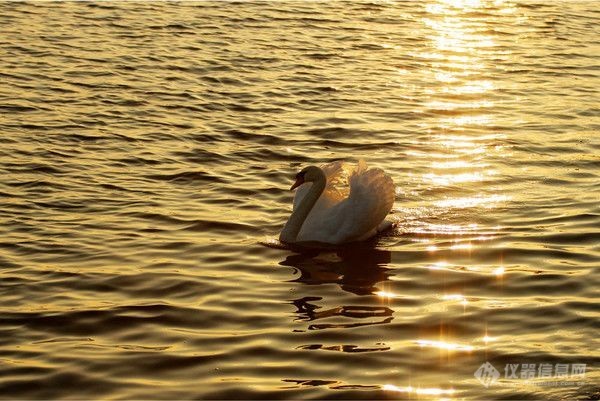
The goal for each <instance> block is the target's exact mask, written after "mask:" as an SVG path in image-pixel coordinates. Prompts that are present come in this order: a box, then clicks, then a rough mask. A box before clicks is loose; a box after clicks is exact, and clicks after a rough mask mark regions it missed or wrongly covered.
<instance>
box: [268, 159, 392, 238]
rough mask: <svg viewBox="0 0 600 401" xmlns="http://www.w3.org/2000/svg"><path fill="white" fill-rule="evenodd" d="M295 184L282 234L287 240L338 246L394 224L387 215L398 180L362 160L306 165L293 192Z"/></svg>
mask: <svg viewBox="0 0 600 401" xmlns="http://www.w3.org/2000/svg"><path fill="white" fill-rule="evenodd" d="M295 188H298V189H297V190H296V194H295V196H294V206H293V211H292V214H291V216H290V218H289V219H288V221H287V223H285V226H284V227H283V229H282V230H281V234H280V235H279V240H280V241H281V242H283V243H289V244H293V243H299V242H320V243H325V244H332V245H339V244H344V243H347V242H354V241H363V240H366V239H368V238H371V237H372V236H374V235H375V234H377V233H378V232H380V231H382V230H384V229H387V228H389V227H390V226H391V225H392V224H391V222H389V221H384V219H385V217H386V216H387V215H388V213H389V212H390V210H391V209H392V206H393V204H394V200H395V187H394V182H393V180H392V178H391V177H390V176H389V175H387V174H386V173H385V172H384V171H383V170H381V169H379V168H371V169H369V168H367V164H366V163H365V162H364V160H360V161H359V162H358V163H357V164H356V165H350V164H348V163H344V162H343V161H336V162H333V163H329V164H325V165H323V166H321V167H317V166H308V167H305V168H303V169H302V171H300V172H299V173H298V174H297V175H296V182H294V184H293V185H292V187H291V188H290V190H294V189H295Z"/></svg>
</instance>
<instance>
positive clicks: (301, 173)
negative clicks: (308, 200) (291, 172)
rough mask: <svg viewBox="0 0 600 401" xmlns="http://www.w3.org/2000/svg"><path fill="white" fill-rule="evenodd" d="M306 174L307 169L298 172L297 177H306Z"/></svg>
mask: <svg viewBox="0 0 600 401" xmlns="http://www.w3.org/2000/svg"><path fill="white" fill-rule="evenodd" d="M304 174H306V171H301V172H299V173H298V174H296V179H298V178H304Z"/></svg>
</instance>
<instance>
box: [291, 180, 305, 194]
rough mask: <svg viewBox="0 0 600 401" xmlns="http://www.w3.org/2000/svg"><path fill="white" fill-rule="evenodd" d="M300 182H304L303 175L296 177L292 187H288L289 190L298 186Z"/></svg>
mask: <svg viewBox="0 0 600 401" xmlns="http://www.w3.org/2000/svg"><path fill="white" fill-rule="evenodd" d="M302 184H304V177H298V178H296V182H295V183H294V185H292V187H291V188H290V191H293V190H294V188H297V187H299V186H300V185H302Z"/></svg>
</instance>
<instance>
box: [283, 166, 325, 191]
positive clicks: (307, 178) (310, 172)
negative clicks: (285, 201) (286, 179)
mask: <svg viewBox="0 0 600 401" xmlns="http://www.w3.org/2000/svg"><path fill="white" fill-rule="evenodd" d="M323 179H325V173H323V170H321V169H320V168H319V167H317V166H308V167H304V168H303V169H302V170H301V171H300V172H299V173H298V174H296V182H294V185H292V187H291V188H290V191H292V190H293V189H294V188H297V187H299V186H300V185H302V184H304V183H305V182H315V181H319V180H323Z"/></svg>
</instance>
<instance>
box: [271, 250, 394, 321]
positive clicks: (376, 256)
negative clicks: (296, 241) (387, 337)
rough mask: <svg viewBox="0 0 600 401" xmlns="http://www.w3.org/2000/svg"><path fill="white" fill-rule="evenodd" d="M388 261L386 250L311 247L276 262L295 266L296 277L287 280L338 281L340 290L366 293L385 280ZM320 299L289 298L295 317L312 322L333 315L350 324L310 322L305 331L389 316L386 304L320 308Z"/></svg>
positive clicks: (311, 282)
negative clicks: (291, 299)
mask: <svg viewBox="0 0 600 401" xmlns="http://www.w3.org/2000/svg"><path fill="white" fill-rule="evenodd" d="M390 260H391V252H389V251H385V250H378V249H368V248H366V249H365V248H363V249H361V248H359V249H341V250H337V251H323V250H312V251H310V252H305V253H300V254H293V255H289V256H287V257H286V259H285V260H284V261H282V262H280V263H279V264H280V265H282V266H290V267H293V268H294V269H296V273H297V274H299V277H297V278H295V279H294V280H291V281H292V282H298V283H303V284H306V285H311V286H316V285H322V284H338V285H339V286H340V288H341V289H343V290H344V291H347V292H349V293H352V294H355V295H361V296H367V295H373V294H374V293H376V292H377V291H378V290H379V289H378V288H377V287H375V285H376V284H377V283H380V282H385V281H388V279H389V277H390V273H389V271H390V270H389V269H388V268H386V267H385V266H386V265H387V264H388V263H389V262H390ZM322 299H323V298H322V297H319V296H305V297H302V298H298V299H295V300H293V301H292V303H293V304H294V305H295V306H296V308H297V311H296V314H297V315H298V318H297V320H304V321H314V320H318V319H326V318H335V317H337V318H347V319H350V320H351V322H352V323H335V324H334V323H328V324H311V325H310V326H309V327H308V329H309V330H321V329H330V328H350V327H358V326H369V325H376V324H386V323H389V322H391V321H392V319H393V317H392V315H393V310H392V309H390V308H388V307H386V306H368V305H343V306H337V307H334V308H329V309H324V310H321V307H320V306H318V305H317V304H316V303H315V302H317V301H321V300H322ZM373 318H375V320H373ZM357 319H359V321H357ZM363 319H366V320H363Z"/></svg>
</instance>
